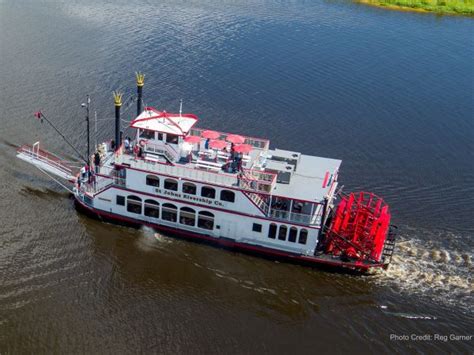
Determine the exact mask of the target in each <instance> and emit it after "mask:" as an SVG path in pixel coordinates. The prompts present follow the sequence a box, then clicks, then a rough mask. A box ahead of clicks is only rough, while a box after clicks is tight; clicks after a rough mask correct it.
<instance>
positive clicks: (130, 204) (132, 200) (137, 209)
mask: <svg viewBox="0 0 474 355" xmlns="http://www.w3.org/2000/svg"><path fill="white" fill-rule="evenodd" d="M127 211H128V212H131V213H137V214H141V213H142V199H141V198H140V197H138V196H134V195H130V196H127Z"/></svg>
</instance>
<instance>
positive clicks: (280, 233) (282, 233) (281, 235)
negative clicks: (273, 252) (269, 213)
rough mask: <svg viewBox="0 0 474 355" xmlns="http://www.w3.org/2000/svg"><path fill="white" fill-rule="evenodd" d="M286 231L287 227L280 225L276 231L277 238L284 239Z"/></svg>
mask: <svg viewBox="0 0 474 355" xmlns="http://www.w3.org/2000/svg"><path fill="white" fill-rule="evenodd" d="M287 231H288V227H287V226H284V225H281V226H280V230H279V231H278V239H280V240H286V232H287Z"/></svg>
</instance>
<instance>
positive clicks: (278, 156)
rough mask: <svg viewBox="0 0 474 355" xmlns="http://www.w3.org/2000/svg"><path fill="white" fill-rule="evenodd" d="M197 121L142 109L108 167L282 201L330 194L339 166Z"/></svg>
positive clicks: (317, 198) (337, 162)
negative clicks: (131, 134)
mask: <svg viewBox="0 0 474 355" xmlns="http://www.w3.org/2000/svg"><path fill="white" fill-rule="evenodd" d="M197 121H198V118H197V117H196V116H194V115H190V114H172V113H166V112H164V111H158V110H156V109H153V108H149V107H147V108H146V109H145V111H143V113H142V114H141V115H139V116H138V117H137V118H136V119H135V120H134V121H132V122H131V124H130V127H132V128H136V129H137V131H136V136H135V137H134V139H130V141H127V142H125V144H123V145H122V146H121V148H120V149H119V150H118V151H117V152H116V153H115V156H114V161H113V163H114V164H116V165H124V166H129V167H131V168H135V169H140V170H145V171H150V172H156V173H161V174H166V175H171V176H175V177H179V178H183V179H190V180H194V181H200V182H203V183H204V182H207V183H213V184H217V185H222V186H231V187H238V188H240V189H242V190H248V191H251V192H256V193H259V194H262V195H272V196H275V197H279V198H284V199H292V200H300V201H308V202H322V201H323V200H324V198H325V197H327V196H328V195H331V194H332V193H333V191H331V188H334V185H335V184H333V182H335V181H336V180H337V173H338V169H339V166H340V164H341V161H340V160H336V159H328V158H320V157H315V156H309V155H303V154H301V153H298V152H292V151H286V150H280V149H275V150H270V141H269V140H267V139H262V138H255V137H248V136H242V135H237V134H231V133H225V132H217V131H210V130H205V129H201V128H196V127H194V125H195V124H196V123H197ZM139 147H140V148H139Z"/></svg>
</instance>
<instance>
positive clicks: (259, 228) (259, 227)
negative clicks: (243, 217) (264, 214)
mask: <svg viewBox="0 0 474 355" xmlns="http://www.w3.org/2000/svg"><path fill="white" fill-rule="evenodd" d="M252 232H259V233H261V232H262V225H261V224H258V223H254V224H253V226H252Z"/></svg>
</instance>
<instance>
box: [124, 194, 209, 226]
mask: <svg viewBox="0 0 474 355" xmlns="http://www.w3.org/2000/svg"><path fill="white" fill-rule="evenodd" d="M116 202H117V205H120V206H125V205H126V206H127V211H128V212H131V213H136V214H142V210H143V214H144V215H145V216H148V217H153V218H160V212H161V219H162V220H164V221H169V222H178V207H176V206H175V205H173V204H171V203H163V204H162V205H161V211H160V204H159V203H158V202H156V201H155V200H151V199H147V200H145V201H144V203H143V204H142V199H141V198H140V197H138V196H134V195H129V196H127V201H126V203H125V197H124V196H117V200H116ZM196 217H197V227H199V228H202V229H208V230H212V229H214V215H213V214H212V213H211V212H207V211H200V212H198V213H197V214H196V211H195V210H193V209H192V208H189V207H181V208H180V209H179V223H181V224H184V225H187V226H193V227H195V226H196Z"/></svg>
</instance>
